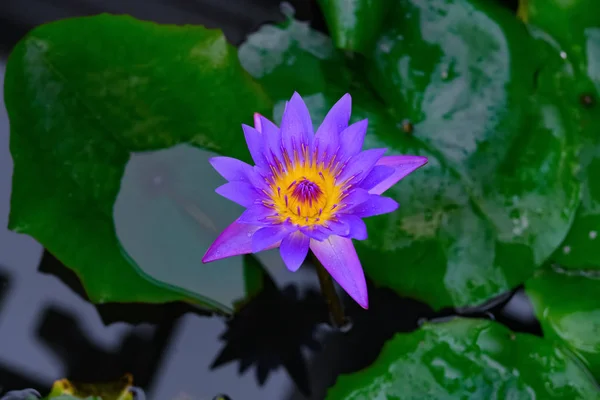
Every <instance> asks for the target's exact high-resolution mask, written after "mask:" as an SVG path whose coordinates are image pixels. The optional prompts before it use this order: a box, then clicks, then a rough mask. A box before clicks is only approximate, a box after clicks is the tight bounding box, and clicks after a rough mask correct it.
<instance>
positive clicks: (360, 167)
mask: <svg viewBox="0 0 600 400" xmlns="http://www.w3.org/2000/svg"><path fill="white" fill-rule="evenodd" d="M385 150H386V149H369V150H365V151H362V152H360V153H358V154H357V155H355V156H354V157H352V158H350V160H348V163H347V164H346V166H345V167H344V169H343V170H342V172H341V174H340V175H339V176H338V177H337V178H336V179H337V181H338V182H345V181H346V180H348V179H351V178H352V181H353V182H360V181H362V180H363V179H364V178H365V177H366V176H367V175H368V174H369V172H371V169H372V168H373V167H374V166H375V164H376V163H377V162H378V161H379V159H380V158H381V156H383V154H384V153H385Z"/></svg>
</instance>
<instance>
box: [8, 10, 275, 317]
mask: <svg viewBox="0 0 600 400" xmlns="http://www.w3.org/2000/svg"><path fill="white" fill-rule="evenodd" d="M5 100H6V107H7V110H8V115H9V118H10V127H11V135H10V149H11V154H12V156H13V159H14V176H13V188H12V198H11V214H10V222H9V227H10V229H12V230H14V231H16V232H21V233H26V234H29V235H31V236H33V237H34V238H36V239H37V240H38V241H39V242H40V243H42V244H43V245H44V246H45V247H46V248H47V249H48V250H49V251H50V252H51V253H53V254H54V255H55V256H56V257H57V258H58V259H59V260H60V261H62V262H63V263H64V264H65V265H66V266H68V267H69V268H71V269H73V270H74V271H75V272H76V273H77V275H78V276H79V278H80V279H81V281H82V283H83V285H84V287H85V288H86V291H87V293H88V295H89V297H90V298H91V299H92V301H94V302H98V303H103V302H153V303H157V302H168V301H173V300H181V299H184V300H191V301H194V302H197V303H200V304H203V305H204V306H206V307H209V308H213V307H218V308H219V309H221V310H224V311H228V309H229V307H231V304H226V301H224V300H223V299H222V298H219V299H212V301H208V299H207V298H206V296H205V294H204V293H203V292H202V286H201V282H200V281H201V280H202V279H203V278H202V277H201V276H199V275H201V272H196V273H195V275H193V276H191V275H190V279H192V278H193V279H194V280H195V281H194V282H191V283H190V285H187V286H184V287H183V288H182V287H177V286H176V285H179V283H180V281H179V280H176V279H174V280H172V282H169V283H171V284H164V283H160V282H158V281H157V280H156V279H152V278H151V276H149V275H148V273H144V272H142V270H144V271H145V270H146V269H148V268H146V265H145V264H144V265H142V266H141V267H142V270H140V268H138V267H137V266H136V265H135V263H134V262H131V259H130V258H129V257H127V255H126V254H125V253H124V252H123V251H122V247H121V244H120V242H119V238H118V237H117V234H116V233H115V222H114V221H113V205H114V203H115V199H116V198H117V196H118V195H119V196H121V195H122V193H119V191H120V190H121V191H126V190H129V191H131V190H133V189H131V188H130V187H127V186H128V184H129V183H130V181H127V182H126V185H125V187H123V185H122V182H121V179H122V178H123V179H127V178H128V176H123V175H124V173H125V175H127V174H126V165H128V162H129V164H131V163H134V162H135V160H136V159H140V157H142V158H143V157H150V158H151V157H152V154H156V153H149V154H147V155H140V153H142V152H147V151H156V152H157V153H159V151H160V150H161V149H169V148H172V146H175V145H177V144H180V143H190V144H192V145H195V146H199V147H202V148H204V149H208V150H211V151H218V152H221V153H225V154H228V155H231V156H235V157H239V158H242V159H245V160H248V159H249V154H248V152H247V149H246V148H245V145H244V143H243V140H241V138H242V133H241V128H240V124H241V123H242V122H246V123H250V122H251V121H252V113H253V112H255V111H256V112H260V111H262V110H265V109H268V107H269V105H270V101H269V100H268V98H267V97H266V95H265V94H264V93H263V91H262V90H261V89H260V87H259V86H257V85H256V84H255V83H254V82H253V81H252V79H251V77H250V76H248V74H247V73H246V72H245V71H243V69H242V68H241V67H240V65H239V62H238V60H237V56H236V51H235V49H233V48H232V47H231V46H230V45H228V44H227V43H226V41H225V38H224V36H223V34H222V33H221V32H220V31H216V30H208V29H205V28H203V27H193V26H184V27H178V26H170V25H157V24H153V23H149V22H141V21H137V20H135V19H133V18H130V17H125V16H109V15H100V16H95V17H87V18H74V19H67V20H63V21H59V22H55V23H51V24H47V25H43V26H40V27H38V28H36V29H34V30H33V31H32V32H30V33H29V34H28V35H27V36H26V37H25V38H24V39H23V40H21V41H20V42H19V44H17V46H16V47H15V49H14V51H13V53H12V54H11V56H10V59H9V62H8V66H7V69H6V78H5ZM188 147H189V146H188ZM176 149H177V148H176ZM173 151H174V152H177V150H173ZM159 158H160V157H159ZM204 161H205V160H204V159H202V160H200V159H199V160H196V161H195V163H196V164H195V165H196V166H197V165H198V164H199V163H203V162H204ZM184 162H187V163H189V162H191V161H190V160H189V159H186V160H182V163H184ZM204 164H205V165H204V169H203V171H205V173H206V174H210V172H209V171H211V168H210V166H209V165H208V164H207V163H204ZM128 166H130V165H128ZM176 167H177V166H176ZM197 170H198V168H196V171H197ZM176 172H178V171H176ZM176 177H180V175H176ZM203 178H204V174H202V175H201V176H198V177H197V181H193V180H192V179H191V177H189V176H184V177H183V179H184V182H170V183H172V184H176V183H177V184H180V186H178V187H177V189H181V190H180V191H179V192H177V191H172V192H170V194H171V195H177V194H182V193H183V194H185V195H189V194H190V193H193V194H198V193H212V192H213V190H214V186H210V187H202V186H201V182H202V181H203ZM185 179H187V180H185ZM138 183H142V182H138ZM132 184H134V183H132ZM195 185H196V186H198V187H193V186H195ZM182 186H184V187H183V188H182ZM183 189H187V190H188V191H187V192H186V191H184V190H183ZM209 197H210V196H209ZM138 200H139V201H140V202H141V203H140V204H139V207H140V213H138V215H140V216H141V215H142V213H141V210H146V211H148V210H151V208H152V207H153V206H156V203H160V202H161V201H163V205H164V207H165V208H166V210H167V212H170V213H171V214H174V213H177V212H179V213H180V216H179V217H180V219H179V220H175V221H170V222H171V223H172V224H179V225H177V227H178V228H181V229H180V230H179V231H177V232H174V234H176V235H179V234H183V233H184V229H183V225H184V224H188V225H189V224H196V225H195V226H194V227H192V228H189V229H201V225H202V222H199V221H198V219H197V218H196V217H197V215H196V214H194V213H195V212H196V211H197V210H196V209H194V208H193V207H194V206H197V205H198V204H197V202H196V200H198V199H197V198H184V199H177V198H171V200H170V201H171V203H169V204H164V203H168V200H165V199H158V200H157V199H156V198H151V196H148V197H146V198H138ZM179 200H181V201H182V202H183V203H181V202H180V203H177V201H179ZM207 201H209V200H207ZM169 207H170V208H169ZM186 207H188V208H186ZM190 207H191V208H190ZM201 211H202V213H203V214H205V215H211V216H212V214H213V212H214V211H215V210H208V209H207V210H201ZM145 215H147V214H145ZM153 217H156V218H158V217H157V216H153ZM156 218H155V219H154V220H153V222H155V223H158V222H162V221H161V220H160V219H156ZM230 218H231V219H233V216H232V217H230ZM130 222H131V221H130ZM145 227H146V228H152V229H157V230H161V229H164V226H156V225H154V226H152V227H149V226H148V225H146V226H145ZM202 229H204V228H202ZM156 238H161V236H159V235H158V234H157V235H156ZM162 238H163V239H164V236H163V237H162ZM164 240H166V239H164ZM180 240H183V239H182V238H181V237H178V236H173V237H171V238H170V240H169V242H163V243H155V245H156V246H159V247H160V248H163V249H165V252H164V253H161V254H162V256H163V257H162V258H161V261H162V263H161V268H163V271H162V272H161V273H164V271H168V273H169V274H172V275H173V276H177V277H178V279H180V278H181V276H183V275H185V274H189V273H190V272H189V271H190V268H191V267H190V265H192V264H194V263H195V266H196V268H197V269H198V270H199V271H208V270H202V269H203V268H204V267H205V266H203V265H202V264H201V261H200V256H201V254H200V253H201V252H202V249H201V248H200V247H201V246H199V245H198V244H196V246H197V247H198V248H197V249H196V251H195V252H193V253H187V254H186V255H187V256H188V257H190V258H189V259H188V260H186V261H187V264H186V265H185V266H183V267H182V268H184V269H185V271H180V270H179V268H180V265H179V262H180V261H181V258H179V259H170V258H169V256H171V255H172V254H173V253H169V252H168V251H167V250H169V246H171V245H172V244H173V243H177V242H179V241H180ZM124 247H125V251H126V252H127V251H129V250H130V249H129V248H128V247H131V245H125V246H124ZM160 248H159V249H158V250H157V249H148V250H152V251H153V254H155V255H156V254H157V253H160ZM182 257H183V256H182ZM221 266H222V265H221ZM153 268H154V267H153ZM215 268H217V266H216V265H215ZM232 268H233V267H232ZM213 269H214V268H213ZM237 269H238V271H239V274H238V275H236V274H233V278H232V279H233V280H235V281H236V282H235V285H234V286H235V287H234V288H231V287H227V280H226V279H224V280H223V286H221V287H215V289H219V288H220V289H222V290H223V291H227V290H229V291H233V290H237V289H235V288H237V287H239V288H243V286H244V285H243V283H241V276H242V273H241V271H242V267H241V262H238V267H237ZM149 270H151V271H150V272H151V273H152V274H154V275H156V276H159V278H162V277H163V275H161V274H160V273H157V272H156V270H155V269H152V268H150V269H149ZM207 273H208V274H212V272H207ZM192 291H193V292H192ZM238 294H239V293H238ZM225 297H226V298H227V299H230V298H234V297H235V295H234V294H233V293H227V294H226V295H225Z"/></svg>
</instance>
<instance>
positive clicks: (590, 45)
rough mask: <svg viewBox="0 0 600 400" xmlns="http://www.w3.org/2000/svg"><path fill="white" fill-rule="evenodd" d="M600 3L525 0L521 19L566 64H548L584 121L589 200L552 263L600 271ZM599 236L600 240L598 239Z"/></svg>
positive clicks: (580, 127)
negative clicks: (598, 269)
mask: <svg viewBox="0 0 600 400" xmlns="http://www.w3.org/2000/svg"><path fill="white" fill-rule="evenodd" d="M599 12H600V3H598V2H597V1H593V0H576V1H567V2H565V1H559V0H543V1H540V0H527V1H521V2H520V5H519V15H520V17H521V18H522V19H523V20H525V21H526V22H527V23H528V24H530V25H531V27H532V29H533V30H534V31H536V30H541V31H542V32H543V33H539V32H538V33H537V35H538V36H539V37H540V38H541V39H542V40H545V41H547V42H548V43H550V44H551V46H552V48H553V50H554V51H555V53H556V54H557V55H559V56H560V59H561V61H562V65H560V64H559V65H557V64H552V65H551V66H547V67H546V69H547V70H549V71H542V74H541V76H542V78H541V79H543V77H544V74H546V77H547V79H552V80H555V81H556V82H557V83H558V84H559V85H560V87H559V88H558V89H559V90H561V91H562V92H563V95H562V97H563V99H564V100H563V101H565V103H566V105H567V106H568V107H569V108H570V109H571V110H572V111H573V115H574V118H575V119H576V120H577V121H578V126H577V129H578V130H579V133H580V136H581V139H582V143H581V150H580V163H581V170H580V172H579V174H578V175H579V177H580V179H582V180H583V182H584V185H583V197H582V202H581V206H580V207H579V209H578V211H577V214H576V218H575V221H574V222H573V226H572V227H571V230H570V231H569V234H568V235H567V237H566V238H565V240H564V243H563V244H562V245H561V246H560V248H559V249H558V250H557V251H556V253H555V254H554V255H553V257H552V259H553V260H554V261H556V262H558V263H560V264H561V265H563V266H564V267H565V268H570V269H576V268H587V269H589V268H596V269H597V268H600V252H599V251H598V250H597V248H598V243H597V242H598V240H600V238H598V234H599V233H600V181H599V180H598V178H597V177H598V176H599V175H600V136H599V135H598V126H600V114H599V113H598V107H600V105H599V104H598V102H599V100H600V14H599ZM542 83H543V82H542ZM597 238H598V239H597Z"/></svg>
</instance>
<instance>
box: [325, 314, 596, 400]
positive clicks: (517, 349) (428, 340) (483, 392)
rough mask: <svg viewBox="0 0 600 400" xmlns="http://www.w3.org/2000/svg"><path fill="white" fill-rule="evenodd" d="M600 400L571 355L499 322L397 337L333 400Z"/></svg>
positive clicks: (457, 323)
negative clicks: (516, 332)
mask: <svg viewBox="0 0 600 400" xmlns="http://www.w3.org/2000/svg"><path fill="white" fill-rule="evenodd" d="M379 398H381V399H392V398H394V399H396V398H397V399H445V398H453V399H455V398H456V399H458V398H461V399H462V398H465V399H467V398H468V399H513V398H514V399H521V398H524V399H529V398H540V399H552V398H560V399H598V398H600V392H599V391H598V388H597V387H596V385H595V383H594V381H593V379H592V378H591V376H590V375H589V372H588V371H587V370H585V368H583V367H582V365H581V363H580V362H579V361H578V360H577V359H576V358H575V357H574V356H572V355H571V354H570V353H569V352H568V351H564V350H563V349H561V348H560V347H556V346H555V345H554V344H553V343H551V342H549V341H545V340H544V339H542V338H539V337H537V336H533V335H529V334H515V333H513V332H511V331H510V330H509V329H508V328H506V327H504V326H502V325H500V324H498V323H496V322H492V321H487V320H474V319H462V318H457V319H454V320H451V321H449V322H444V323H429V324H426V325H424V326H423V327H421V328H420V329H419V330H417V331H415V332H412V333H402V334H398V335H396V336H395V337H394V338H393V339H391V340H390V341H389V342H387V343H386V345H385V346H384V348H383V350H382V352H381V355H380V356H379V358H378V359H377V360H376V361H375V362H374V363H373V364H372V365H371V366H370V367H368V368H366V369H364V370H362V371H360V372H357V373H354V374H350V375H345V376H341V377H339V378H338V381H337V382H336V384H335V385H334V386H333V388H331V389H330V390H329V392H328V395H327V400H350V399H354V400H357V399H379Z"/></svg>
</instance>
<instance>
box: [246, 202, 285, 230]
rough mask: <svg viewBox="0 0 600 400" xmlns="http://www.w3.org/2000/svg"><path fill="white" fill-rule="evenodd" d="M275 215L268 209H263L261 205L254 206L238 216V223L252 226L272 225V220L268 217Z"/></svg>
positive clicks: (273, 211)
mask: <svg viewBox="0 0 600 400" xmlns="http://www.w3.org/2000/svg"><path fill="white" fill-rule="evenodd" d="M276 214H277V213H276V212H275V210H273V209H272V208H269V207H265V206H264V205H262V204H254V205H253V206H251V207H250V208H248V209H247V210H246V211H244V212H243V213H242V215H240V217H239V218H238V222H239V223H240V224H252V225H261V226H265V225H272V224H273V220H272V219H269V218H268V217H270V216H274V215H276Z"/></svg>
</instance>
